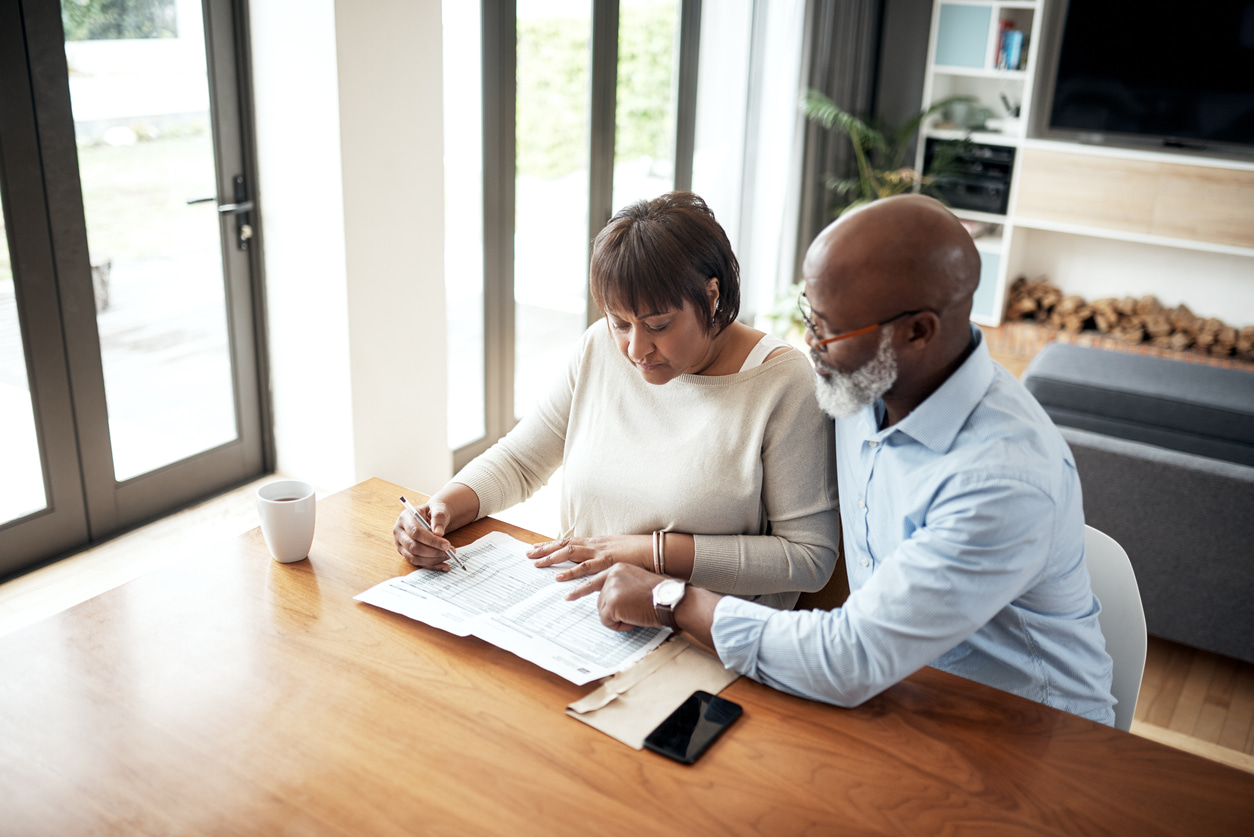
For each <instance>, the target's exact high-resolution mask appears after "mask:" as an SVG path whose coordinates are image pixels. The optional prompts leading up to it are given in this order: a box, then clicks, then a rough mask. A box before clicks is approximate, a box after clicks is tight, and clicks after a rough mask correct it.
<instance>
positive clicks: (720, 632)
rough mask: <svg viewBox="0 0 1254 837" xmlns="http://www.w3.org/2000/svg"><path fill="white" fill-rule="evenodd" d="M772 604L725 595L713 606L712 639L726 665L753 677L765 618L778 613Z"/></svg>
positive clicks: (764, 626)
mask: <svg viewBox="0 0 1254 837" xmlns="http://www.w3.org/2000/svg"><path fill="white" fill-rule="evenodd" d="M779 612H780V611H778V610H776V609H775V608H773V607H767V606H766V605H760V604H756V603H754V602H747V601H745V600H744V599H738V598H736V597H735V596H724V597H723V598H722V599H720V600H719V602H718V604H717V605H715V607H714V620H713V622H712V623H711V625H710V638H711V639H713V640H714V650H715V651H717V652H718V658H719V659H720V660H722V661H723V665H724V666H725V667H726V668H729V669H731V670H733V671H738V672H740V673H741V674H744V675H747V676H749V677H753V676H754V675H755V674H756V672H757V668H758V665H757V662H758V647H759V646H760V645H761V643H762V631H763V630H764V629H765V628H766V620H768V619H770V618H771V616H773V615H775V614H776V613H779Z"/></svg>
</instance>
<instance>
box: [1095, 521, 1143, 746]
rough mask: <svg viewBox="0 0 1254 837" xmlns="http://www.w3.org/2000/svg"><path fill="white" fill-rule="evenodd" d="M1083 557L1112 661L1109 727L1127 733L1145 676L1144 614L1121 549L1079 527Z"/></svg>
mask: <svg viewBox="0 0 1254 837" xmlns="http://www.w3.org/2000/svg"><path fill="white" fill-rule="evenodd" d="M1084 529H1085V532H1084V555H1085V562H1086V563H1087V564H1088V568H1089V578H1091V579H1092V583H1093V594H1094V595H1096V596H1097V600H1098V601H1099V602H1101V605H1102V612H1101V614H1100V615H1099V616H1098V618H1097V621H1098V622H1099V623H1100V624H1101V626H1102V633H1103V634H1105V636H1106V653H1108V654H1110V658H1111V660H1113V661H1114V666H1115V667H1114V678H1113V680H1112V682H1111V686H1110V690H1111V692H1113V693H1114V695H1115V700H1116V701H1118V702H1117V703H1116V704H1115V726H1116V727H1118V728H1119V729H1121V730H1124V731H1127V730H1128V729H1130V728H1131V727H1132V714H1133V713H1134V712H1135V711H1136V698H1137V694H1138V693H1139V692H1140V691H1141V675H1142V674H1144V673H1145V647H1146V642H1147V641H1146V636H1145V610H1144V608H1142V607H1141V591H1140V589H1139V588H1138V587H1137V585H1136V574H1135V573H1134V572H1133V571H1132V562H1131V561H1129V560H1128V553H1127V552H1124V549H1123V547H1122V546H1120V545H1119V544H1118V543H1116V542H1115V539H1114V538H1112V537H1110V536H1109V535H1107V534H1104V533H1102V532H1099V531H1097V530H1096V529H1094V528H1093V527H1092V526H1085V527H1084Z"/></svg>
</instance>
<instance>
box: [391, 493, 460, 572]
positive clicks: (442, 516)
mask: <svg viewBox="0 0 1254 837" xmlns="http://www.w3.org/2000/svg"><path fill="white" fill-rule="evenodd" d="M418 513H419V514H421V515H422V516H423V517H424V518H426V520H427V521H428V522H429V523H430V524H431V528H432V530H433V531H434V534H433V533H432V532H428V531H427V530H426V529H425V528H423V526H422V524H421V523H419V522H418V521H417V520H414V516H413V514H411V513H410V511H409V510H408V509H405V510H404V511H402V512H401V513H400V515H399V516H398V517H397V518H396V525H395V526H393V527H392V540H393V541H395V542H396V551H397V552H399V553H400V554H401V555H402V556H403V557H404V558H405V560H406V561H408V562H409V563H411V564H413V565H414V566H415V567H423V568H425V569H428V570H440V571H442V572H447V571H448V570H449V569H450V567H449V565H448V555H446V554H445V553H444V550H446V549H452V548H453V545H452V544H451V543H449V542H448V541H447V540H445V539H444V537H443V535H444V532H445V530H446V529H447V528H448V524H449V520H450V519H451V518H452V513H451V512H450V510H449V508H448V506H446V505H445V504H444V503H441V502H438V501H436V500H431V501H429V502H427V503H425V504H423V505H421V506H419V507H418Z"/></svg>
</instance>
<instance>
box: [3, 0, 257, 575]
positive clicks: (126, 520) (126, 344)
mask: <svg viewBox="0 0 1254 837" xmlns="http://www.w3.org/2000/svg"><path fill="white" fill-rule="evenodd" d="M11 5H13V4H6V10H8V7H9V6H11ZM236 11H237V10H236V9H234V8H233V4H232V3H231V2H229V0H205V6H204V7H202V5H201V0H144V2H104V0H64V2H63V3H62V4H61V7H60V8H59V9H58V8H57V5H56V4H54V3H49V2H38V1H37V0H24V2H23V3H22V4H21V6H20V20H16V21H14V24H15V25H12V26H10V25H8V24H9V21H5V22H4V23H5V25H4V26H3V27H2V32H0V39H3V41H4V42H3V43H2V44H0V49H2V50H3V51H4V53H5V55H6V58H10V57H11V56H12V55H15V54H17V53H18V52H20V53H22V54H24V56H25V58H26V67H28V68H29V71H27V70H26V68H24V67H20V66H17V65H16V64H15V63H13V62H10V61H7V60H6V63H5V66H4V73H5V75H4V80H5V86H4V91H3V93H2V94H0V95H2V96H3V99H4V100H3V107H4V109H5V113H6V114H7V113H9V112H12V113H13V114H15V115H19V114H20V113H21V112H25V113H26V117H27V118H26V121H25V122H23V121H22V120H21V119H17V120H12V121H11V120H8V119H5V120H4V123H5V124H4V132H3V134H0V166H2V168H3V171H4V174H5V178H4V184H5V188H4V195H3V197H4V200H5V218H6V225H7V227H8V228H7V229H6V232H7V241H8V245H9V249H10V256H11V258H10V260H9V263H8V270H7V272H6V270H5V267H4V266H0V329H3V331H2V332H0V334H2V336H0V376H2V377H0V384H2V385H3V386H4V390H3V395H4V397H3V400H0V429H4V430H6V431H7V432H6V435H5V447H6V449H7V450H8V451H11V452H12V461H13V467H12V476H10V468H5V469H4V470H5V476H4V482H5V486H4V490H3V492H2V493H0V527H2V528H0V554H2V555H3V559H2V560H0V564H2V565H0V575H3V574H6V573H10V572H13V571H15V570H17V569H20V568H21V567H23V566H25V565H27V564H29V563H31V562H35V561H39V560H42V559H45V558H47V557H49V556H51V555H55V554H56V553H57V552H59V551H63V550H65V549H67V548H71V547H73V546H74V545H76V543H85V542H87V541H91V540H97V539H100V538H103V537H106V536H108V535H109V534H111V533H113V532H116V531H118V530H120V529H123V528H126V527H128V526H131V525H134V524H136V523H138V522H141V521H143V520H146V519H149V518H152V517H155V516H157V515H159V514H161V513H162V512H165V511H168V510H169V509H171V508H174V507H177V506H179V505H181V504H185V503H187V502H190V501H191V500H194V499H196V498H198V497H201V496H204V495H206V494H209V493H212V492H213V491H215V490H219V489H222V488H225V487H227V486H230V485H233V484H236V483H238V482H241V481H243V480H245V479H247V478H249V477H252V476H255V475H257V474H259V473H261V472H262V470H263V459H264V456H263V447H264V445H263V433H262V428H263V421H262V416H261V399H260V389H259V379H258V358H257V348H256V346H257V340H256V329H255V323H256V317H255V310H254V284H253V281H252V271H253V263H254V257H255V253H254V250H255V246H254V245H255V242H256V226H255V221H256V219H255V218H254V213H255V209H254V207H253V205H252V203H251V201H250V196H249V193H248V184H249V182H250V181H251V179H252V178H251V176H250V172H249V171H248V167H247V165H246V160H245V154H244V151H245V143H244V132H245V128H246V121H245V113H246V109H245V108H244V107H242V104H241V97H240V84H239V72H240V68H239V64H238V63H237V56H239V55H242V54H243V52H242V51H241V50H240V49H239V48H238V47H239V44H238V40H237V39H238V32H239V28H238V27H237V25H236V17H235V13H236ZM10 13H11V12H10V11H6V12H5V14H10ZM15 17H16V15H15ZM17 81H21V82H22V84H21V86H20V87H19V86H18V85H16V84H15V83H13V82H17ZM32 171H34V172H35V173H36V174H37V175H38V177H36V178H31V179H29V182H27V180H26V179H24V178H23V176H24V175H25V174H27V173H29V172H32ZM10 181H12V183H13V187H12V188H10V187H9V183H10ZM14 223H17V224H21V225H27V226H37V227H39V229H38V230H37V231H33V232H32V231H31V230H27V231H25V233H22V234H19V231H18V230H17V229H13V228H12V225H13V224H14ZM28 235H31V236H33V237H32V238H30V239H29V241H42V242H45V243H44V245H43V248H44V250H41V252H40V254H37V255H43V256H46V258H44V260H43V261H39V260H38V259H33V258H29V257H27V256H26V255H25V254H23V256H22V258H15V257H14V254H13V253H12V251H13V250H14V249H15V248H24V249H31V248H32V246H33V245H30V244H29V243H28V238H27V236H28ZM45 251H46V252H45ZM0 252H2V251H0ZM6 279H7V282H6ZM24 387H25V391H24V393H23V388H24ZM47 393H53V394H54V395H53V397H51V398H48V397H47ZM23 395H24V396H25V397H23ZM8 458H9V457H8V456H6V459H8ZM62 459H64V460H66V461H67V462H68V464H69V465H72V466H73V467H72V468H70V469H69V471H74V472H75V473H73V474H70V473H69V471H67V472H66V475H65V476H64V477H60V476H58V474H60V472H61V471H62V470H65V468H66V463H61V462H60V460H62ZM6 464H7V463H6ZM61 480H64V481H65V485H61V484H60V481H61ZM74 495H77V502H76V503H75V502H74V501H73V498H74ZM75 505H77V507H78V508H79V510H80V517H81V520H80V521H79V526H78V527H76V535H75V537H74V538H73V539H72V540H74V541H76V543H68V544H67V543H65V542H64V539H58V540H56V541H55V542H54V541H51V540H48V539H47V538H46V537H45V536H44V535H43V534H41V532H42V530H43V529H44V528H46V525H47V521H48V520H51V519H56V518H58V517H59V516H60V515H61V514H62V513H63V512H67V511H68V509H69V508H70V507H73V506H75Z"/></svg>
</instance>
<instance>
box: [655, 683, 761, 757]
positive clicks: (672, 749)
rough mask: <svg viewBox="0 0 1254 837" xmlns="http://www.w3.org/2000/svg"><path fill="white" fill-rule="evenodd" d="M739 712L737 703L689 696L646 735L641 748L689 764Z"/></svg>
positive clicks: (709, 696) (699, 694)
mask: <svg viewBox="0 0 1254 837" xmlns="http://www.w3.org/2000/svg"><path fill="white" fill-rule="evenodd" d="M743 711H744V710H742V709H741V708H740V704H738V703H732V702H731V701H730V700H724V699H723V698H721V697H718V696H716V695H712V694H710V693H709V692H700V691H697V692H693V693H692V696H691V697H689V698H688V699H687V700H685V701H684V702H683V703H682V704H680V706H679V708H678V709H676V710H675V711H674V712H672V713H671V714H670V717H668V718H667V719H666V720H665V721H663V722H662V723H660V724H658V725H657V729H655V730H653V732H651V733H649V735H648V737H646V738H645V739H644V746H645V747H647V748H648V749H650V750H652V751H653V752H655V753H661V754H662V755H664V756H667V757H669V758H672V759H674V760H675V761H678V762H682V763H683V764H692V763H693V762H694V761H696V760H697V759H698V758H699V757H700V756H701V754H702V753H704V752H705V751H706V748H707V747H709V746H710V745H711V744H713V743H714V739H715V738H718V737H719V735H720V734H721V733H722V732H723V730H725V729H727V728H728V727H729V726H731V724H732V721H734V720H736V719H737V718H739V717H740V713H741V712H743Z"/></svg>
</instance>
